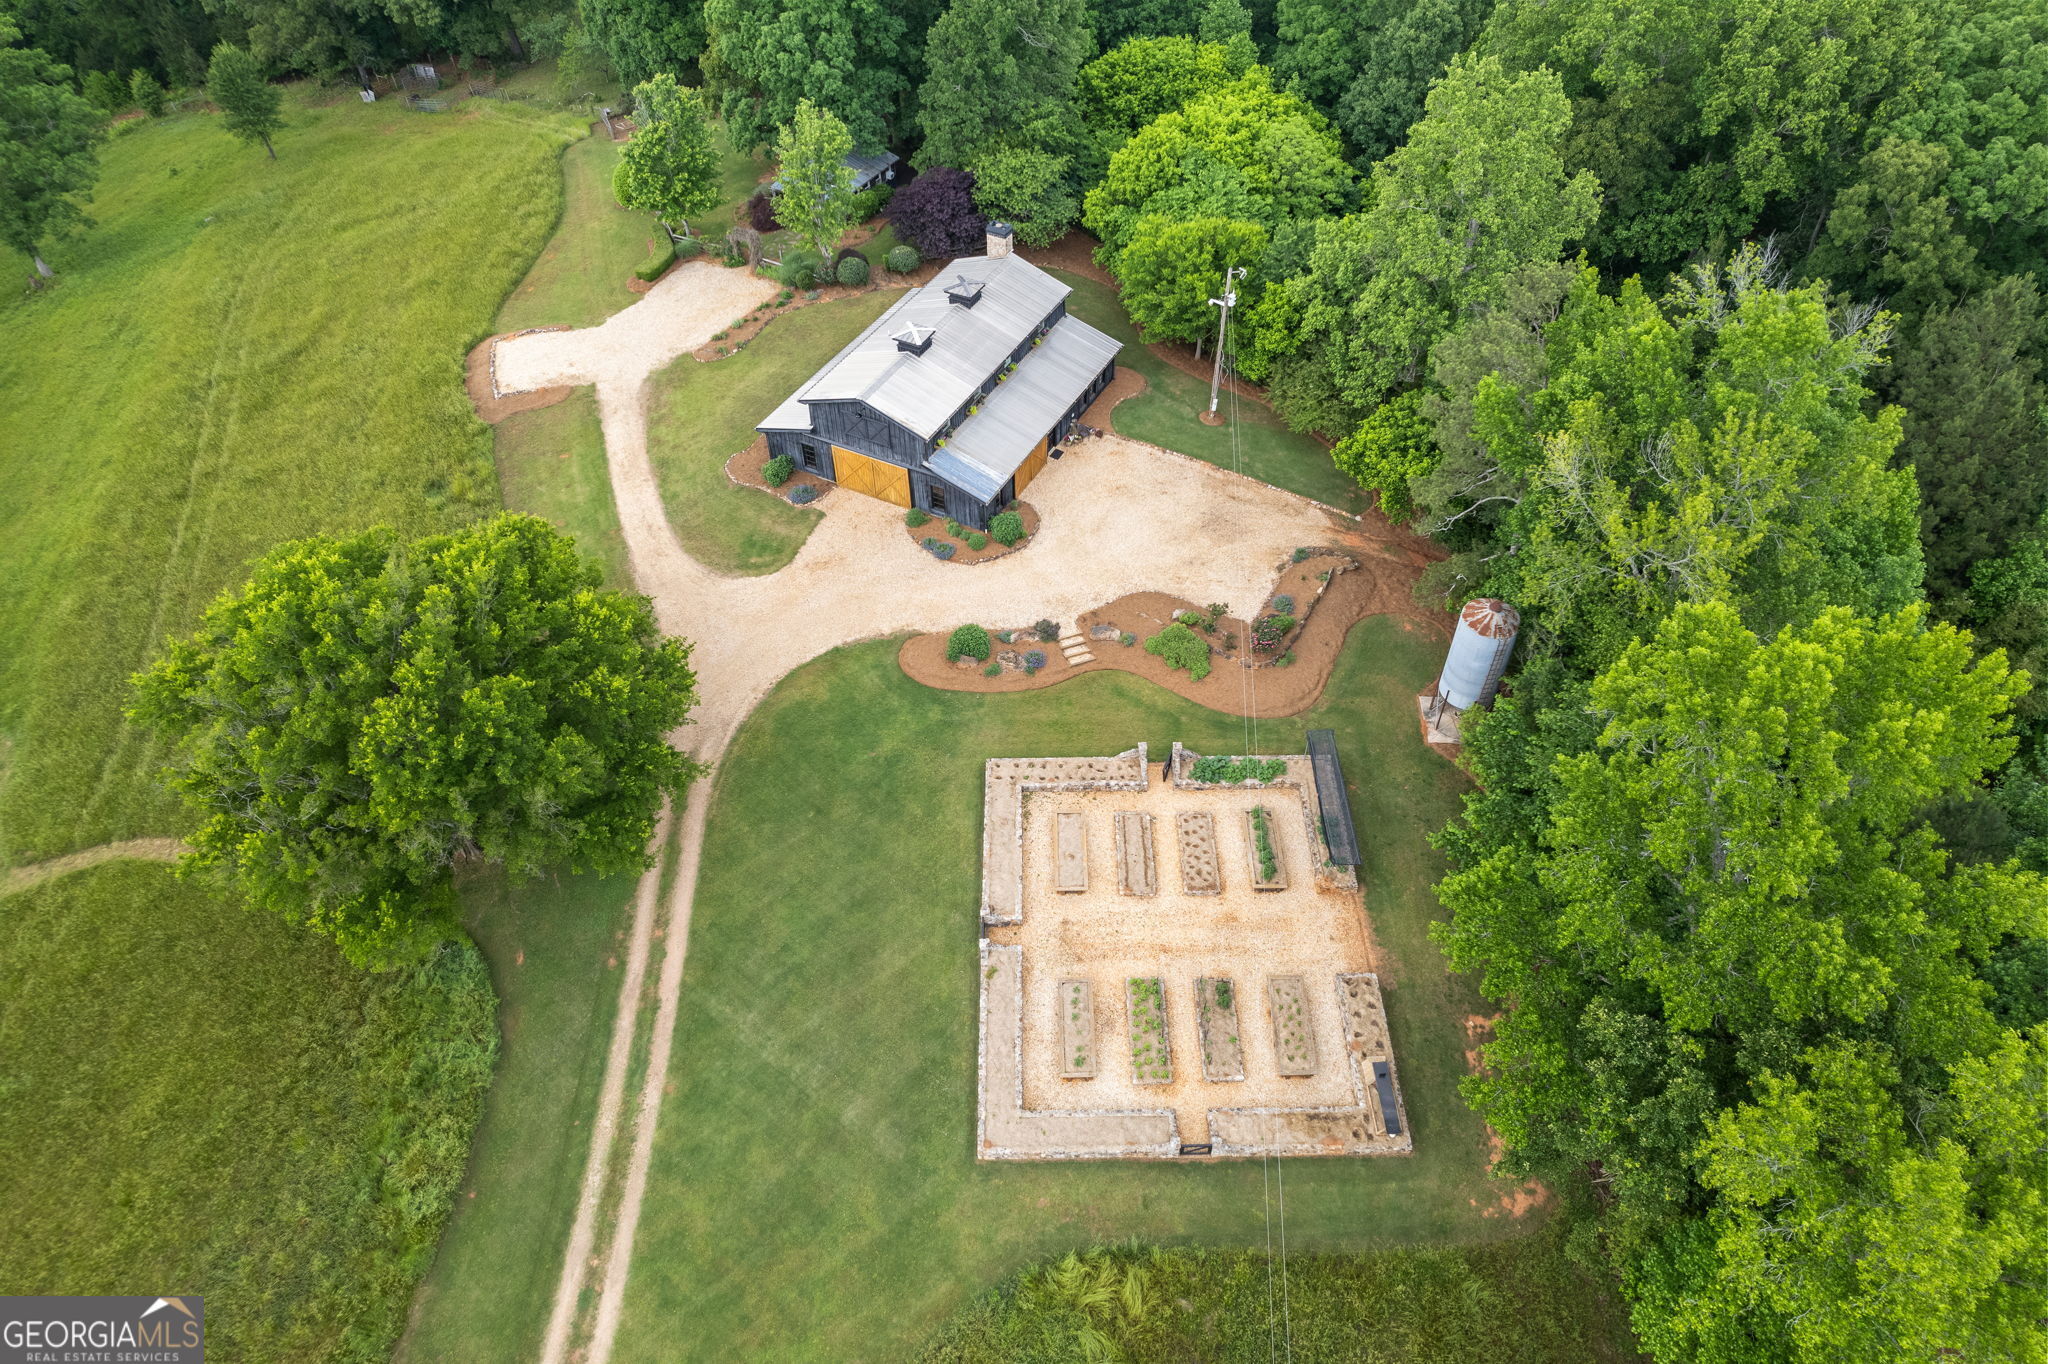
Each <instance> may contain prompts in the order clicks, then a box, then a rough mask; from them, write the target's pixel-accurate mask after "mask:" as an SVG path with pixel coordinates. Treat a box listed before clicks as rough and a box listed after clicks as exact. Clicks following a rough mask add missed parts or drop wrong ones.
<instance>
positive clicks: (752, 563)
mask: <svg viewBox="0 0 2048 1364" xmlns="http://www.w3.org/2000/svg"><path fill="white" fill-rule="evenodd" d="M902 296H903V295H902V292H901V291H900V290H896V289H871V290H869V291H868V292H867V293H864V294H856V295H854V296H853V297H852V298H842V299H835V300H832V301H830V302H823V303H813V304H810V305H809V306H807V307H803V308H795V309H792V310H791V311H789V312H786V313H784V314H782V315H781V316H779V317H777V318H775V319H774V320H773V321H771V322H769V324H768V325H767V326H766V327H764V328H762V330H761V332H760V334H759V335H757V336H756V337H755V338H754V339H753V340H752V341H750V342H748V343H747V346H746V348H745V349H744V350H742V351H740V352H739V353H738V354H736V355H729V356H726V357H725V358H724V359H722V360H713V361H711V362H709V363H708V364H707V363H705V362H703V361H700V360H695V359H692V358H691V357H689V356H687V355H685V356H683V357H682V358H681V359H679V360H677V361H676V362H675V363H674V364H672V365H670V366H669V367H668V368H667V369H665V370H663V371H661V372H660V373H659V374H657V375H655V376H654V378H653V379H652V380H650V381H649V385H648V389H649V391H648V405H647V448H648V453H649V455H650V456H651V457H652V458H653V460H654V474H655V478H656V480H657V481H658V483H659V485H660V487H661V501H662V506H663V507H664V508H665V509H666V510H667V512H668V519H669V524H670V525H671V526H673V527H674V528H675V532H676V538H677V539H678V540H680V541H681V542H682V545H683V548H684V549H687V550H688V551H690V553H691V554H693V555H695V556H696V557H697V558H698V559H699V560H700V561H702V562H703V563H704V564H706V565H707V566H709V567H711V568H713V569H716V570H717V571H719V572H720V573H773V572H774V571H775V570H776V569H778V568H781V567H782V566H783V565H785V564H787V563H788V562H789V561H790V560H791V559H794V558H795V557H796V552H797V551H798V550H800V549H802V548H803V545H804V541H805V540H807V539H809V538H810V534H811V532H812V531H813V530H814V529H816V528H817V524H818V518H819V517H820V516H821V515H823V513H822V512H820V511H817V510H806V509H804V508H801V507H792V506H790V505H789V504H788V503H787V502H784V501H783V500H782V499H780V498H777V497H770V496H768V495H767V494H766V493H763V492H762V491H761V490H760V489H758V488H742V487H740V486H738V485H737V484H735V483H734V482H733V481H732V480H731V479H729V478H727V477H726V475H725V462H726V460H728V459H729V458H731V457H732V456H733V455H735V454H738V453H739V452H740V451H741V450H744V449H746V448H747V446H749V445H750V444H752V443H753V442H754V441H755V440H756V439H758V438H759V433H757V432H756V431H755V430H754V426H755V424H756V423H758V422H759V421H760V420H761V419H762V418H764V417H766V416H767V415H768V414H769V413H770V412H773V411H774V410H775V407H776V404H778V403H780V402H781V401H782V400H783V399H784V398H787V397H788V396H789V395H790V394H791V393H792V392H794V391H795V390H796V389H797V388H798V387H800V386H801V385H802V384H803V382H804V380H806V379H808V378H810V377H811V375H812V373H813V372H815V371H816V370H817V368H818V366H820V365H822V364H824V363H825V362H826V361H827V360H829V359H831V358H832V356H833V354H834V353H835V352H836V351H838V349H839V348H840V347H841V346H843V345H845V344H846V343H847V342H848V341H851V340H852V339H853V338H854V337H855V336H857V335H859V333H860V329H861V328H862V327H865V326H866V325H867V324H868V323H870V322H872V321H874V320H875V319H876V318H877V317H879V316H880V315H881V314H882V312H883V310H884V309H886V308H887V307H888V306H889V305H890V304H891V303H894V302H895V301H896V300H897V299H899V298H901V297H902ZM835 496H840V497H857V496H859V494H858V493H838V494H835Z"/></svg>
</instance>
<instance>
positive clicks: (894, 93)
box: [704, 0, 929, 150]
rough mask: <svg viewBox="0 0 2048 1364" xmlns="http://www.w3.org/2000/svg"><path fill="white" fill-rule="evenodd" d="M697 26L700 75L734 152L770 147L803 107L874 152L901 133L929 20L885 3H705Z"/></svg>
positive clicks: (917, 9)
mask: <svg viewBox="0 0 2048 1364" xmlns="http://www.w3.org/2000/svg"><path fill="white" fill-rule="evenodd" d="M704 22H705V26H706V29H707V31H708V34H709V39H708V42H709V46H708V48H707V51H706V54H705V65H704V74H705V77H706V79H707V80H709V81H710V82H711V83H712V85H713V86H714V88H716V89H718V90H719V91H720V92H721V93H720V98H719V108H720V112H721V113H722V114H723V116H724V118H725V124H726V130H727V132H728V133H729V134H730V135H731V137H732V140H733V142H734V143H735V145H738V146H741V147H747V148H755V147H762V146H765V145H767V144H768V143H769V142H770V141H771V140H772V139H773V137H774V135H775V130H776V129H778V128H781V127H784V126H786V125H787V124H789V123H790V122H791V121H792V120H793V119H794V118H795V117H796V110H797V105H798V103H799V102H801V101H803V100H806V99H808V100H810V101H811V102H812V103H814V104H816V105H817V106H818V107H820V108H822V109H828V110H830V111H831V112H832V113H833V114H834V115H835V116H837V117H838V118H839V120H840V121H841V122H843V123H844V124H845V125H846V127H847V130H848V131H849V132H851V133H852V134H853V141H854V145H855V146H857V147H860V148H862V149H866V150H872V149H875V148H879V147H883V146H886V145H887V144H888V143H889V142H890V140H891V137H892V131H897V130H900V129H901V127H902V126H903V124H904V121H905V112H906V107H907V105H908V101H909V97H910V95H911V93H912V92H913V91H915V90H916V88H917V82H918V80H919V79H921V76H922V58H921V53H922V51H923V34H924V26H925V24H926V23H928V22H929V19H928V18H927V17H926V15H925V7H924V6H922V5H915V4H913V5H903V4H892V3H888V0H705V5H704Z"/></svg>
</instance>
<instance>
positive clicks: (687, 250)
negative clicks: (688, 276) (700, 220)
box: [670, 237, 704, 260]
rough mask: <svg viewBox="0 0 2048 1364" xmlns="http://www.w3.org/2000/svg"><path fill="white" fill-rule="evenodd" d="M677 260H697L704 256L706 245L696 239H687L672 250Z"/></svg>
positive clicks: (676, 244)
mask: <svg viewBox="0 0 2048 1364" xmlns="http://www.w3.org/2000/svg"><path fill="white" fill-rule="evenodd" d="M670 249H671V250H673V251H674V252H675V253H676V259H677V260H695V259H696V258H697V257H698V256H701V255H703V254H704V243H703V242H702V241H700V240H699V239H697V238H696V237H685V238H683V239H682V240H681V241H679V242H677V243H675V245H674V246H673V247H672V248H670Z"/></svg>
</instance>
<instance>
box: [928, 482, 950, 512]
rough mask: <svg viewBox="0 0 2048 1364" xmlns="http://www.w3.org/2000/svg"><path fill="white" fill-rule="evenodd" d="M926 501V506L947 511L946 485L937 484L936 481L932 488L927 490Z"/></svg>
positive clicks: (938, 510) (939, 510)
mask: <svg viewBox="0 0 2048 1364" xmlns="http://www.w3.org/2000/svg"><path fill="white" fill-rule="evenodd" d="M924 501H925V505H926V506H928V507H930V508H931V509H932V510H933V511H935V512H943V511H945V510H946V490H945V488H944V487H942V486H941V485H939V484H937V483H934V484H932V485H931V488H930V490H929V491H927V492H926V493H925V495H924Z"/></svg>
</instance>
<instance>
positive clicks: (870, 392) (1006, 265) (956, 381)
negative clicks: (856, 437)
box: [762, 256, 1115, 440]
mask: <svg viewBox="0 0 2048 1364" xmlns="http://www.w3.org/2000/svg"><path fill="white" fill-rule="evenodd" d="M963 278H964V279H967V280H979V281H980V282H981V283H982V286H983V287H982V291H981V296H980V298H979V299H978V300H977V301H976V302H975V304H974V306H973V307H963V306H961V305H960V304H958V303H953V302H951V301H949V300H948V298H947V295H946V289H947V286H948V285H953V284H955V283H957V281H959V280H961V279H963ZM1070 292H1072V291H1071V290H1070V289H1068V288H1067V286H1066V285H1064V284H1062V283H1060V282H1059V281H1058V280H1056V279H1054V278H1053V277H1052V276H1051V275H1048V274H1047V273H1045V271H1043V270H1041V269H1039V268H1038V267H1037V266H1035V265H1033V264H1031V262H1029V261H1027V260H1025V259H1024V258H1023V257H1022V256H997V257H994V258H993V259H991V258H990V257H987V256H965V257H962V258H961V259H959V260H956V261H954V262H953V263H952V264H951V265H949V266H947V267H946V268H945V269H944V270H942V271H940V272H939V276H938V278H937V279H936V280H934V281H933V282H932V283H931V284H928V285H926V286H925V287H923V288H921V289H913V290H911V291H910V292H908V293H906V294H905V295H904V296H903V298H902V299H901V300H899V301H898V302H897V303H896V304H895V306H893V307H891V308H890V309H889V310H888V311H887V312H885V313H883V314H882V316H881V317H880V318H878V319H876V321H875V323H874V324H873V325H871V326H870V327H868V329H867V330H866V331H863V332H862V333H861V334H860V335H859V336H858V337H856V338H855V339H854V341H853V343H852V344H851V345H849V346H847V347H846V348H845V349H844V350H842V351H840V352H839V354H838V355H836V356H834V357H833V358H832V361H831V363H829V364H827V365H826V366H825V367H824V368H823V369H820V370H819V371H818V372H817V373H816V374H814V375H812V376H811V379H810V382H809V383H807V384H805V385H804V386H803V387H802V388H801V389H799V390H798V391H797V392H796V393H795V394H794V395H792V401H798V402H828V401H854V402H864V403H866V404H867V405H868V406H870V407H872V408H874V409H875V410H876V411H877V412H880V413H881V414H882V415H883V416H885V417H888V418H890V419H891V420H893V421H895V422H897V423H899V424H900V425H902V426H905V427H907V428H909V429H910V430H911V431H914V432H916V433H917V434H918V435H920V436H923V437H924V438H925V439H927V440H929V439H931V438H932V437H933V436H935V435H937V434H938V433H939V430H940V428H942V427H944V426H945V424H946V423H947V422H948V421H950V420H951V419H952V416H953V414H954V413H955V412H957V411H959V410H960V409H961V408H962V407H964V406H965V405H966V404H967V403H968V402H969V401H970V400H972V399H973V398H974V397H975V396H976V395H977V394H978V393H979V392H980V390H981V386H982V384H983V383H984V382H986V381H987V380H988V378H989V376H990V375H992V374H994V373H995V372H996V371H997V370H998V369H1000V368H1002V366H1003V365H1004V364H1006V363H1008V361H1009V358H1010V353H1011V352H1012V351H1014V350H1016V348H1017V347H1018V345H1019V344H1021V343H1022V342H1023V340H1024V339H1025V338H1026V337H1028V336H1029V335H1031V333H1032V331H1033V330H1034V329H1035V328H1036V327H1037V326H1038V324H1039V323H1040V322H1041V321H1043V320H1044V319H1045V315H1046V314H1047V313H1049V312H1051V311H1052V310H1053V308H1054V307H1056V306H1057V305H1058V304H1059V303H1060V302H1061V301H1062V300H1064V299H1065V298H1066V296H1067V295H1068V294H1069V293H1070ZM906 325H912V326H918V327H930V328H931V329H932V330H933V331H934V332H935V333H936V335H935V336H934V337H933V338H932V344H931V348H930V349H929V350H927V351H926V352H925V353H924V354H922V355H912V354H911V353H909V352H908V351H904V350H899V349H898V348H897V346H896V343H895V341H893V340H892V339H890V338H891V334H892V333H894V332H899V331H901V330H903V328H904V327H905V326H906ZM1091 330H1092V329H1091ZM1098 335H1099V333H1098ZM1048 344H1050V341H1049V340H1048ZM1038 349H1039V350H1040V351H1043V350H1044V349H1045V347H1044V346H1040V347H1039V348H1038ZM1110 353H1111V354H1112V355H1113V354H1115V351H1111V352H1110ZM1027 358H1029V357H1027ZM1019 368H1020V369H1021V368H1022V366H1021V365H1020V366H1019ZM1011 382H1015V380H1014V378H1013V379H1012V381H1011ZM1006 386H1007V385H1006ZM788 408H789V403H788V402H785V403H784V404H783V405H782V406H781V407H778V408H777V409H776V410H775V414H774V415H773V416H771V417H770V418H769V420H768V421H766V422H763V423H762V426H763V427H764V428H767V427H773V428H774V429H776V430H798V431H804V430H809V429H810V425H811V423H810V418H809V416H808V415H806V416H805V417H804V418H803V419H802V420H801V421H800V422H798V421H793V420H791V418H792V417H793V416H794V413H791V412H789V411H787V409H788ZM1032 439H1033V440H1036V439H1037V437H1036V436H1034V437H1033V438H1032Z"/></svg>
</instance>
